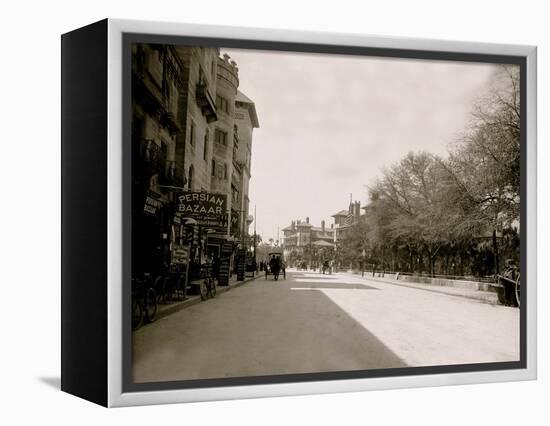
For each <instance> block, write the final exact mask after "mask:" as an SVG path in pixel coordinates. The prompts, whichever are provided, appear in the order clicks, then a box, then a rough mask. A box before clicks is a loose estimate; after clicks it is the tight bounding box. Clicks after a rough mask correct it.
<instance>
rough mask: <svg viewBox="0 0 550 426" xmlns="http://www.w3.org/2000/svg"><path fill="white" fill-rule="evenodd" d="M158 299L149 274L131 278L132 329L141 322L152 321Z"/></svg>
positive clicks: (155, 314) (154, 317)
mask: <svg viewBox="0 0 550 426" xmlns="http://www.w3.org/2000/svg"><path fill="white" fill-rule="evenodd" d="M157 312H158V301H157V295H156V292H155V289H154V285H153V279H152V277H151V274H148V273H144V274H143V276H142V277H135V278H132V329H133V330H135V329H137V328H139V327H140V326H141V325H142V324H143V322H147V323H149V322H153V321H154V320H155V319H156V317H157Z"/></svg>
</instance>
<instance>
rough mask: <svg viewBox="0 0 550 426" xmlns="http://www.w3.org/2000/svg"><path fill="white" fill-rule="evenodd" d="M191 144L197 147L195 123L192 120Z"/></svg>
mask: <svg viewBox="0 0 550 426" xmlns="http://www.w3.org/2000/svg"><path fill="white" fill-rule="evenodd" d="M189 144H190V145H191V146H192V147H193V148H194V147H195V123H193V121H191V128H190V130H189Z"/></svg>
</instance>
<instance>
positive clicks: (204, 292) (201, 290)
mask: <svg viewBox="0 0 550 426" xmlns="http://www.w3.org/2000/svg"><path fill="white" fill-rule="evenodd" d="M199 293H200V295H201V300H206V299H207V298H208V288H207V287H206V278H205V279H204V280H201V281H200V285H199Z"/></svg>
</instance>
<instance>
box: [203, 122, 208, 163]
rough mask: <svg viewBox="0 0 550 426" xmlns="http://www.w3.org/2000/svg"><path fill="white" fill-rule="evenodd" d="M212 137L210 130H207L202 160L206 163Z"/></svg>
mask: <svg viewBox="0 0 550 426" xmlns="http://www.w3.org/2000/svg"><path fill="white" fill-rule="evenodd" d="M209 137H210V135H209V132H208V129H206V133H205V134H204V147H203V152H202V158H203V160H204V161H206V157H207V156H208V138H209Z"/></svg>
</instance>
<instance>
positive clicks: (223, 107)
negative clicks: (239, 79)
mask: <svg viewBox="0 0 550 426" xmlns="http://www.w3.org/2000/svg"><path fill="white" fill-rule="evenodd" d="M216 106H217V107H218V109H219V110H220V111H223V112H225V113H226V114H229V101H228V100H227V99H226V98H224V97H222V96H219V95H217V96H216Z"/></svg>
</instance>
